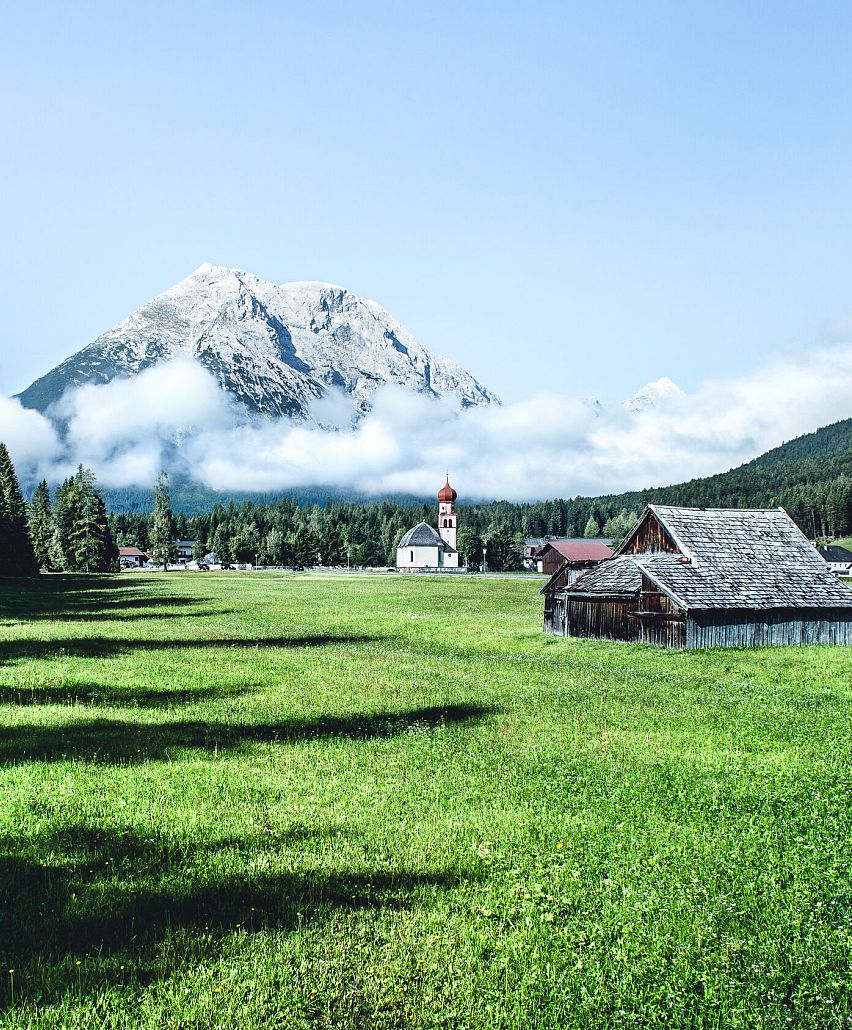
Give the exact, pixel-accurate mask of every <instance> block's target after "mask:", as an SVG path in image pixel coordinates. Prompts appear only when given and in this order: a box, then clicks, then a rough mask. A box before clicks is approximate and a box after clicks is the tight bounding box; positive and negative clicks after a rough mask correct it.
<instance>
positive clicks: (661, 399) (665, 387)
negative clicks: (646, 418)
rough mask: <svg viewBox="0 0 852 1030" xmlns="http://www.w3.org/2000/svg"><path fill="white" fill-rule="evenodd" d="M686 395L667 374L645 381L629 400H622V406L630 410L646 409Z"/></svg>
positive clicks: (660, 405)
mask: <svg viewBox="0 0 852 1030" xmlns="http://www.w3.org/2000/svg"><path fill="white" fill-rule="evenodd" d="M684 396H686V395H685V394H684V392H683V390H681V388H680V387H679V386H678V385H677V383H673V382H672V381H671V379H669V378H668V376H663V377H662V378H660V379H655V380H654V381H653V382H652V383H646V384H645V385H644V386H643V387H642V389H641V390H638V391H637V392H636V393H634V394H633V396H632V397H631V398H630V400H628V401H625V402H624V406H625V407H626V408H628V409H629V410H630V411H636V412H639V411H647V410H648V409H649V408H659V407H663V406H664V405H666V404H668V403H670V402H671V401H674V400H678V399H679V398H681V397H684Z"/></svg>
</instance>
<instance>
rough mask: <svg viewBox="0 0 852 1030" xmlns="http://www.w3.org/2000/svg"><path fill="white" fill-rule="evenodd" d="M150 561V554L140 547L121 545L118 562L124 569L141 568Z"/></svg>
mask: <svg viewBox="0 0 852 1030" xmlns="http://www.w3.org/2000/svg"><path fill="white" fill-rule="evenodd" d="M146 561H148V555H147V554H146V553H145V552H144V551H140V550H139V548H138V547H119V549H118V563H119V565H121V567H122V568H124V569H139V568H141V567H142V566H143V565H144V564H145V562H146Z"/></svg>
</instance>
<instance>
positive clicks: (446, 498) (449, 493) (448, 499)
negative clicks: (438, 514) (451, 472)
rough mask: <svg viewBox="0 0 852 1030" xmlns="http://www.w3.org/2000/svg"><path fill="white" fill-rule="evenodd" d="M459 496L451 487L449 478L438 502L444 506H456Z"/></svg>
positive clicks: (442, 488) (439, 495)
mask: <svg viewBox="0 0 852 1030" xmlns="http://www.w3.org/2000/svg"><path fill="white" fill-rule="evenodd" d="M457 497H458V494H457V493H456V492H455V490H453V488H452V487H451V486H450V477H449V476H447V481H446V483H444V485H443V486H442V487H441V489H440V490H439V491H438V500H439V501H442V502H443V503H444V504H454V503H455V500H456V498H457Z"/></svg>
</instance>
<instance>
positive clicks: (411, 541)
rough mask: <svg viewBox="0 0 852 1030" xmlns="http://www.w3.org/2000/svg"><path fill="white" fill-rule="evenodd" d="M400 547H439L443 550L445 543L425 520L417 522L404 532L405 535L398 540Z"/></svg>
mask: <svg viewBox="0 0 852 1030" xmlns="http://www.w3.org/2000/svg"><path fill="white" fill-rule="evenodd" d="M399 546H400V547H441V548H443V549H444V550H446V549H447V546H446V544H445V543H444V541H443V540H442V539H441V537H440V536H439V535H438V531H437V530H436V529H433V528H432V527H431V526H430V525H429V524H428V523H426V522H418V523H417V525H416V526H415V527H414V528H413V529H409V531H408V532H407V533H406V534H405V536H404V537H403V538H402V540H400V542H399Z"/></svg>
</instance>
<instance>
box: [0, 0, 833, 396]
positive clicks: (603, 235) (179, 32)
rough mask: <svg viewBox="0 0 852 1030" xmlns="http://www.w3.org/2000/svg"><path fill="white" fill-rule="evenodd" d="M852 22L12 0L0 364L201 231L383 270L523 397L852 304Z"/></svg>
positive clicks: (288, 269) (724, 8)
mask: <svg viewBox="0 0 852 1030" xmlns="http://www.w3.org/2000/svg"><path fill="white" fill-rule="evenodd" d="M850 38H852V6H850V5H849V4H845V3H813V4H809V5H799V4H784V3H773V4H758V3H751V4H741V3H737V4H725V3H721V4H701V5H698V4H686V5H684V4H682V3H642V4H636V3H629V4H628V3H608V4H595V5H590V4H583V5H580V4H550V3H528V4H523V5H520V4H516V3H512V4H510V3H500V2H493V0H492V2H488V3H469V4H466V5H459V4H449V3H446V4H445V3H430V4H422V5H402V4H383V3H364V4H360V5H358V4H336V3H321V2H320V3H314V4H310V5H307V4H298V5H296V4H288V3H253V4H248V5H244V6H242V5H241V6H238V5H235V4H225V3H220V2H216V0H212V2H205V3H183V4H165V3H163V4H159V3H146V4H142V5H140V4H136V5H131V4H129V3H110V4H105V3H104V4H100V3H80V4H74V5H69V4H45V3H41V4H39V3H35V4H33V5H20V4H19V5H15V6H14V7H13V6H11V5H9V6H7V7H6V8H5V10H4V23H3V31H2V35H0V98H2V99H0V105H2V107H0V111H1V112H2V140H3V151H4V156H3V160H2V162H0V233H1V234H2V238H3V240H4V244H5V245H4V246H3V247H2V250H0V263H2V267H0V273H2V274H0V312H2V319H0V354H2V362H0V390H3V391H5V392H7V393H8V392H14V391H16V390H19V389H22V388H23V387H24V386H26V385H27V384H28V383H29V382H30V381H31V380H32V379H33V378H35V377H36V376H37V375H39V374H41V373H43V372H45V371H47V369H49V368H50V367H52V366H53V365H54V364H56V363H57V362H58V361H59V360H61V359H62V358H64V357H66V356H67V355H68V354H70V353H71V352H72V351H74V350H77V349H79V348H80V347H81V346H83V345H84V344H86V343H88V342H89V341H90V340H91V339H93V338H94V337H95V336H96V335H97V334H98V333H99V332H101V331H103V330H104V329H106V328H108V327H109V326H110V325H112V324H114V323H115V322H117V321H118V320H119V319H120V318H122V317H124V316H125V315H127V314H128V313H129V312H130V311H131V310H132V309H133V308H135V307H137V306H139V305H140V304H142V303H143V302H144V301H146V300H148V299H149V298H150V297H151V296H152V295H154V294H155V293H157V292H159V291H160V290H162V289H165V288H166V287H168V286H169V285H171V284H173V283H174V282H176V281H177V280H179V279H181V278H183V277H184V276H185V275H187V274H189V272H190V271H192V269H194V268H195V267H196V266H197V265H199V264H200V263H201V262H203V261H212V262H215V263H219V264H225V265H233V266H238V267H242V268H247V269H249V270H250V271H252V272H254V273H255V274H257V275H260V276H263V277H265V278H268V279H272V280H275V281H279V282H280V281H285V280H293V279H325V280H329V281H332V282H338V283H341V284H343V285H346V286H348V287H349V288H350V289H352V290H354V291H356V292H358V293H361V294H363V295H366V296H370V297H373V298H375V299H376V300H378V301H380V302H381V303H382V304H383V305H384V306H385V307H387V308H388V309H389V310H390V311H391V312H392V313H393V314H394V315H395V316H396V317H398V318H399V319H400V320H401V321H402V322H403V323H404V324H405V325H406V326H407V327H408V328H409V329H410V330H411V331H412V332H413V333H414V334H415V336H417V338H418V339H419V340H420V341H421V342H422V343H423V344H424V345H425V346H427V347H429V348H431V349H433V350H436V351H438V352H440V353H444V354H446V355H448V356H450V357H452V358H453V359H455V360H457V361H458V362H459V363H461V364H462V365H464V366H465V367H467V368H468V369H470V371H472V372H473V373H474V374H475V375H476V376H477V377H478V378H480V379H481V380H482V381H483V382H484V383H486V384H487V385H488V386H490V387H492V388H494V389H496V390H497V391H498V392H499V393H500V394H501V395H503V396H504V398H506V399H507V400H510V401H512V400H519V399H521V398H523V397H525V396H527V395H529V394H532V393H533V392H535V390H536V389H537V388H540V386H541V385H542V383H544V384H545V385H547V386H548V387H550V388H554V389H560V390H563V391H565V392H568V393H571V394H574V395H585V394H592V395H595V396H598V397H601V398H602V399H604V400H615V399H618V398H620V397H623V396H627V395H629V394H630V393H632V392H633V391H634V390H635V389H636V388H638V387H639V386H641V385H642V384H643V383H644V382H646V381H647V380H650V379H654V378H657V377H658V376H661V375H667V376H670V377H671V378H673V379H674V380H676V381H677V382H678V383H679V384H680V385H681V386H683V387H684V388H685V389H687V390H691V389H694V388H696V387H697V385H698V384H699V383H700V382H702V381H703V380H706V379H708V378H717V377H722V378H725V377H729V376H737V375H744V374H747V373H749V372H750V371H752V370H753V369H755V368H758V367H759V366H760V365H761V364H762V363H764V362H765V361H767V360H769V358H770V356H771V355H773V354H776V353H778V352H779V351H788V350H791V349H792V350H794V351H795V350H796V349H797V348H802V347H807V346H808V345H809V344H810V343H811V342H813V341H815V340H817V339H818V338H819V337H820V335H821V334H825V333H829V334H830V332H831V330H830V329H829V328H828V327H830V326H831V325H832V324H836V323H837V322H838V320H843V319H844V318H848V315H849V312H850V311H852V274H850V273H852V247H850V240H852V185H851V184H852V118H850V117H849V112H850V110H852V62H850V61H849V50H848V41H849V39H850ZM851 403H852V402H851ZM850 413H852V412H850Z"/></svg>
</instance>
